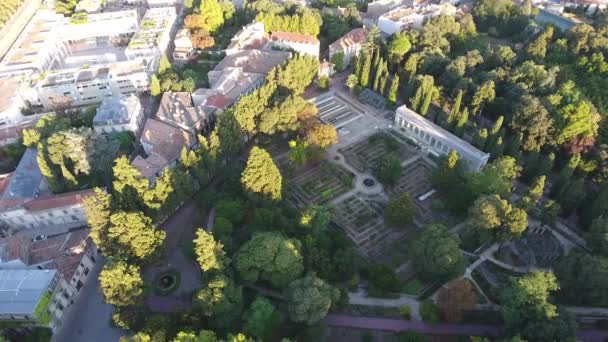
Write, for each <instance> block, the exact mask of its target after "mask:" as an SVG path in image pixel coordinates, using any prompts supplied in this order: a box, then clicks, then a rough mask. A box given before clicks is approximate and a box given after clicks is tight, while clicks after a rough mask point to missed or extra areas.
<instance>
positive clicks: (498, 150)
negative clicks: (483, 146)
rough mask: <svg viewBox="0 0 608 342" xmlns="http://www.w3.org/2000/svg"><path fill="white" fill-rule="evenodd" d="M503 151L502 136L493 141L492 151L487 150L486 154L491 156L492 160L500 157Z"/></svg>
mask: <svg viewBox="0 0 608 342" xmlns="http://www.w3.org/2000/svg"><path fill="white" fill-rule="evenodd" d="M504 149H505V145H504V144H503V139H502V136H498V138H496V140H495V141H494V144H493V146H492V149H491V150H488V152H490V154H492V158H494V159H496V158H500V157H502V154H503V151H504Z"/></svg>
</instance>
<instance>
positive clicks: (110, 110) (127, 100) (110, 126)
mask: <svg viewBox="0 0 608 342" xmlns="http://www.w3.org/2000/svg"><path fill="white" fill-rule="evenodd" d="M144 119H145V116H144V109H143V107H142V106H141V102H140V101H139V98H138V97H137V96H135V95H133V94H131V95H128V96H121V97H110V98H106V99H104V100H103V102H102V103H101V105H100V106H99V108H97V113H96V114H95V117H94V118H93V128H94V129H95V132H97V133H112V132H125V131H130V132H133V134H135V136H138V134H139V131H140V129H141V127H142V125H143V123H144Z"/></svg>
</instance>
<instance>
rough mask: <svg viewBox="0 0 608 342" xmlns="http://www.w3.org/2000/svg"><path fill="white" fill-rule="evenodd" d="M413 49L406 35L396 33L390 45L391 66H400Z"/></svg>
mask: <svg viewBox="0 0 608 342" xmlns="http://www.w3.org/2000/svg"><path fill="white" fill-rule="evenodd" d="M411 48H412V43H411V42H410V40H409V39H408V38H407V36H406V35H405V34H403V33H401V32H397V33H395V34H394V35H393V37H392V38H391V41H390V43H389V44H388V54H389V56H390V61H391V64H392V65H396V64H398V63H399V62H400V61H401V59H403V56H405V54H406V53H408V51H410V49H411Z"/></svg>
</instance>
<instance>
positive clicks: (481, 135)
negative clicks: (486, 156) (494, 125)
mask: <svg viewBox="0 0 608 342" xmlns="http://www.w3.org/2000/svg"><path fill="white" fill-rule="evenodd" d="M487 141H488V130H487V129H485V128H482V129H480V130H479V131H478V132H477V134H476V135H475V136H474V137H473V145H475V146H476V147H478V148H479V149H481V150H484V151H485V149H486V143H487Z"/></svg>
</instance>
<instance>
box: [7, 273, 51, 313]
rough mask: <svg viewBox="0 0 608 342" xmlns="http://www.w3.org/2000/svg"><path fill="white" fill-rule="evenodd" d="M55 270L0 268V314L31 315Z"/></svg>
mask: <svg viewBox="0 0 608 342" xmlns="http://www.w3.org/2000/svg"><path fill="white" fill-rule="evenodd" d="M55 274H57V271H55V270H0V314H4V315H10V314H15V315H32V314H33V313H34V310H35V309H36V306H37V305H38V302H40V299H41V297H42V296H43V295H44V293H45V292H46V290H47V289H48V287H49V285H50V284H51V281H52V280H53V278H54V277H55Z"/></svg>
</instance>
